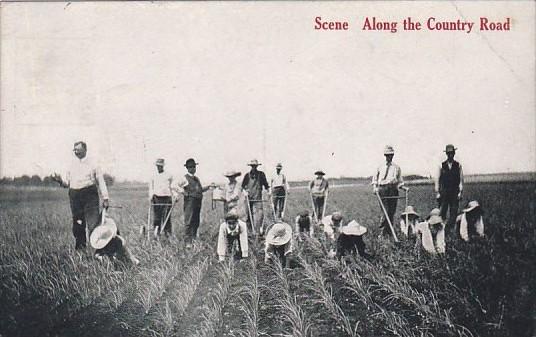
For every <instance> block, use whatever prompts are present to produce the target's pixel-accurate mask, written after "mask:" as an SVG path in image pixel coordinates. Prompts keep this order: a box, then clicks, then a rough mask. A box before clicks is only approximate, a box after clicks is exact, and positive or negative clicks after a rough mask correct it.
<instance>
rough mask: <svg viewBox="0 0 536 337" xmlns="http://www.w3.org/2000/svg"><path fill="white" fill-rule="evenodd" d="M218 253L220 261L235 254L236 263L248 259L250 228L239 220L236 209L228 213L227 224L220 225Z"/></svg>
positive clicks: (226, 216)
mask: <svg viewBox="0 0 536 337" xmlns="http://www.w3.org/2000/svg"><path fill="white" fill-rule="evenodd" d="M216 251H217V253H218V259H219V261H225V257H226V256H230V255H231V254H233V253H234V256H232V257H233V259H234V260H235V261H237V260H240V259H242V258H246V257H248V228H247V225H246V223H245V222H243V221H241V220H239V219H238V213H237V211H236V208H235V209H232V210H230V211H229V212H228V213H226V215H225V222H223V223H222V224H221V225H220V231H219V234H218V247H217V249H216Z"/></svg>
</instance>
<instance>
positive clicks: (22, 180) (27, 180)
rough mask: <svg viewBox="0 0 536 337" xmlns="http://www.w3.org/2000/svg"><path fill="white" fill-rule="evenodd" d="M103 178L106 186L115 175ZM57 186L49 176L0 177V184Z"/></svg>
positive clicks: (105, 175)
mask: <svg viewBox="0 0 536 337" xmlns="http://www.w3.org/2000/svg"><path fill="white" fill-rule="evenodd" d="M104 180H105V181H106V185H107V186H112V185H113V184H114V182H115V177H113V176H112V175H109V174H107V173H105V174H104ZM6 185H9V186H59V185H58V183H57V182H55V181H54V180H52V178H51V177H50V176H46V177H43V178H41V177H40V176H38V175H36V174H34V175H33V176H29V175H26V174H25V175H22V176H20V177H13V178H12V177H2V178H0V186H6Z"/></svg>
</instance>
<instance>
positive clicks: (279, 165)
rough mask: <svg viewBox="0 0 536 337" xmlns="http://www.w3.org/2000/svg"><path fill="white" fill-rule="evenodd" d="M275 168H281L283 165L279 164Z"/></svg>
mask: <svg viewBox="0 0 536 337" xmlns="http://www.w3.org/2000/svg"><path fill="white" fill-rule="evenodd" d="M275 168H283V164H281V163H277V165H276V166H275Z"/></svg>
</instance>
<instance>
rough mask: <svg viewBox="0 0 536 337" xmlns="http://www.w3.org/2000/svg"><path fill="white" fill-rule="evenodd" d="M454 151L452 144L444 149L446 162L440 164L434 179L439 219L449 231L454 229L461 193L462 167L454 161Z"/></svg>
mask: <svg viewBox="0 0 536 337" xmlns="http://www.w3.org/2000/svg"><path fill="white" fill-rule="evenodd" d="M456 150H457V149H456V148H455V147H454V145H452V144H448V145H447V146H446V147H445V153H446V155H447V160H445V161H444V162H442V163H441V166H440V167H439V171H438V173H437V174H436V179H435V192H436V199H437V203H438V206H439V208H440V210H441V218H443V220H444V221H445V222H446V224H447V226H446V228H447V229H448V230H449V231H451V230H452V229H454V225H455V223H456V216H457V215H458V207H459V202H460V200H461V198H462V191H463V170H462V165H461V164H460V163H459V162H457V161H456V160H454V155H455V154H456ZM447 212H449V216H448V217H447ZM447 220H448V221H447Z"/></svg>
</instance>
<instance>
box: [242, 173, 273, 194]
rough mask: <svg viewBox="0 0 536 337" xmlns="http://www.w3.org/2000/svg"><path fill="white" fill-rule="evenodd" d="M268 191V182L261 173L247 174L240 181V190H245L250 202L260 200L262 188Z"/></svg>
mask: <svg viewBox="0 0 536 337" xmlns="http://www.w3.org/2000/svg"><path fill="white" fill-rule="evenodd" d="M263 187H264V189H266V190H267V189H269V188H270V186H269V185H268V180H266V175H265V174H264V172H262V171H256V172H255V173H253V172H251V171H250V172H248V173H246V175H245V176H244V179H243V180H242V189H244V190H247V191H248V194H249V199H250V200H261V199H262V188H263Z"/></svg>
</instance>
